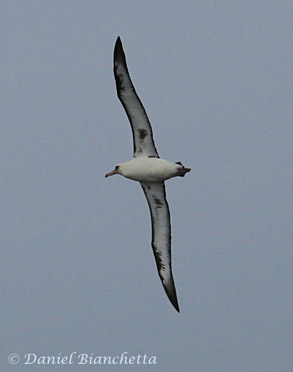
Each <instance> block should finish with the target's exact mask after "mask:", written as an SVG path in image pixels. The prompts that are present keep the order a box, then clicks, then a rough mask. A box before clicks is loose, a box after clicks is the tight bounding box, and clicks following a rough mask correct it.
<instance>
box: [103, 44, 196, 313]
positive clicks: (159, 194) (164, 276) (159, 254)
mask: <svg viewBox="0 0 293 372" xmlns="http://www.w3.org/2000/svg"><path fill="white" fill-rule="evenodd" d="M114 76H115V81H116V89H117V95H118V98H119V100H120V101H121V103H122V106H123V107H124V109H125V111H126V114H127V116H128V119H129V121H130V125H131V129H132V135H133V158H132V159H131V160H130V161H127V162H125V163H120V164H118V165H116V167H115V169H114V170H112V171H111V172H109V173H107V174H106V175H105V177H109V176H113V175H114V174H120V175H121V176H124V177H126V178H129V179H131V180H134V181H138V182H140V184H141V186H142V189H143V191H144V194H145V196H146V199H147V202H148V205H149V209H150V214H151V222H152V248H153V252H154V256H155V260H156V264H157V269H158V273H159V277H160V279H161V281H162V284H163V287H164V289H165V292H166V294H167V296H168V298H169V300H170V301H171V303H172V305H173V306H174V308H175V309H176V310H177V311H178V312H179V305H178V300H177V295H176V289H175V284H174V279H173V274H172V265H171V224H170V211H169V206H168V202H167V199H166V191H165V184H164V181H166V180H168V179H169V178H172V177H177V176H179V177H184V176H185V174H186V173H187V172H189V171H190V168H185V167H184V165H183V164H181V163H180V162H177V163H171V162H169V161H167V160H163V159H161V158H160V157H159V154H158V152H157V149H156V147H155V143H154V139H153V132H152V127H151V124H150V122H149V119H148V116H147V114H146V111H145V109H144V107H143V105H142V103H141V101H140V99H139V97H138V95H137V93H136V91H135V88H134V86H133V84H132V81H131V78H130V75H129V72H128V68H127V64H126V58H125V54H124V51H123V47H122V43H121V39H120V37H118V38H117V41H116V44H115V49H114Z"/></svg>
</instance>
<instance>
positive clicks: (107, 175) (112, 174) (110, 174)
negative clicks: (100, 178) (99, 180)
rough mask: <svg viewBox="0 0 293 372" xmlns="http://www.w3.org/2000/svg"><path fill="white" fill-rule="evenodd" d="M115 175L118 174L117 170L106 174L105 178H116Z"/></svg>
mask: <svg viewBox="0 0 293 372" xmlns="http://www.w3.org/2000/svg"><path fill="white" fill-rule="evenodd" d="M114 174H117V172H116V169H113V170H112V171H111V172H109V173H107V174H105V178H107V177H110V176H114Z"/></svg>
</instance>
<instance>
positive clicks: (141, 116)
mask: <svg viewBox="0 0 293 372" xmlns="http://www.w3.org/2000/svg"><path fill="white" fill-rule="evenodd" d="M114 76H115V81H116V89H117V95H118V98H119V99H120V101H121V103H122V105H123V107H124V110H125V112H126V114H127V116H128V119H129V121H130V125H131V129H132V135H133V152H134V154H133V156H134V157H155V158H159V154H158V152H157V150H156V147H155V143H154V140H153V132H152V127H151V124H150V122H149V119H148V116H147V113H146V111H145V109H144V107H143V105H142V103H141V100H140V99H139V97H138V95H137V93H136V91H135V88H134V86H133V84H132V81H131V78H130V75H129V72H128V68H127V63H126V58H125V54H124V51H123V47H122V43H121V39H120V37H118V38H117V41H116V44H115V49H114Z"/></svg>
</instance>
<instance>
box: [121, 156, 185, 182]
mask: <svg viewBox="0 0 293 372" xmlns="http://www.w3.org/2000/svg"><path fill="white" fill-rule="evenodd" d="M180 168H182V166H181V165H178V164H175V163H171V162H170V161H167V160H164V159H160V158H133V159H131V160H130V161H127V162H125V163H121V164H119V166H118V170H117V173H118V174H121V175H122V176H124V177H126V178H130V179H131V180H134V181H139V182H163V181H165V180H167V179H169V178H172V177H175V176H176V175H177V174H178V169H180Z"/></svg>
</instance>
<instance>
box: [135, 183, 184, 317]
mask: <svg viewBox="0 0 293 372" xmlns="http://www.w3.org/2000/svg"><path fill="white" fill-rule="evenodd" d="M141 186H142V189H143V191H144V193H145V196H146V198H147V201H148V205H149V208H150V214H151V220H152V248H153V252H154V256H155V260H156V264H157V269H158V274H159V277H160V279H161V282H162V284H163V287H164V289H165V292H166V294H167V296H168V298H169V300H170V301H171V303H172V305H173V306H174V307H175V309H176V310H177V311H178V312H179V305H178V300H177V294H176V289H175V283H174V279H173V274H172V263H171V224H170V211H169V206H168V202H167V199H166V190H165V184H164V183H163V182H161V183H153V182H152V183H147V182H141Z"/></svg>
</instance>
